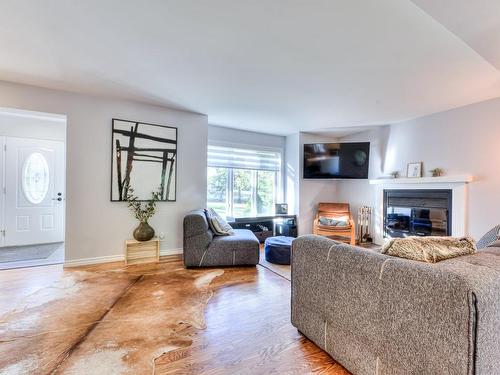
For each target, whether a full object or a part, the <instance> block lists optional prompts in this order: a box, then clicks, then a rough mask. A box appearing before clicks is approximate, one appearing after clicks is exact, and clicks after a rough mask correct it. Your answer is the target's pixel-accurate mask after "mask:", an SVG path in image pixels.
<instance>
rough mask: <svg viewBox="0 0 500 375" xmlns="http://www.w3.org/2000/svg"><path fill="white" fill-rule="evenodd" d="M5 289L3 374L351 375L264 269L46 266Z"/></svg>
mask: <svg viewBox="0 0 500 375" xmlns="http://www.w3.org/2000/svg"><path fill="white" fill-rule="evenodd" d="M0 285H1V290H0V373H2V374H4V373H6V374H18V373H19V374H21V373H22V374H51V373H61V374H106V375H108V374H151V373H154V374H313V373H316V374H339V375H340V374H342V375H344V374H348V372H347V371H346V370H345V369H343V368H342V367H341V366H340V365H339V364H337V363H335V362H334V361H333V360H332V359H331V358H330V357H329V356H328V355H327V354H326V353H324V352H323V351H322V350H321V349H319V348H318V347H317V346H315V345H314V344H313V343H312V342H310V341H309V340H307V339H306V338H305V337H303V336H302V335H301V334H300V333H298V332H297V330H296V329H295V328H294V327H293V326H292V325H291V324H290V282H289V281H288V280H286V279H285V278H284V277H282V276H279V275H277V274H275V273H274V272H272V271H271V270H269V269H266V268H264V267H261V266H257V267H245V268H217V269H215V268H214V269H201V270H185V269H184V268H183V267H182V264H181V262H180V261H179V260H172V259H169V260H167V261H163V262H161V263H158V264H149V265H137V266H129V267H124V266H122V265H121V264H108V265H100V266H92V267H80V268H77V269H64V270H63V269H62V267H60V266H47V267H38V268H29V269H21V270H9V271H2V272H0Z"/></svg>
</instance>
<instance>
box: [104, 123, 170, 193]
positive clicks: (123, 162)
mask: <svg viewBox="0 0 500 375" xmlns="http://www.w3.org/2000/svg"><path fill="white" fill-rule="evenodd" d="M112 140H113V146H112V147H113V154H112V162H111V164H112V165H111V168H112V169H111V200H112V201H124V200H125V197H126V196H127V188H128V187H129V186H130V187H132V188H133V189H134V194H135V195H136V196H137V197H138V199H139V200H148V199H150V198H151V192H153V191H158V190H160V192H161V200H162V201H175V198H176V180H177V128H175V127H172V126H165V125H155V124H147V123H143V122H137V121H128V120H120V119H113V136H112Z"/></svg>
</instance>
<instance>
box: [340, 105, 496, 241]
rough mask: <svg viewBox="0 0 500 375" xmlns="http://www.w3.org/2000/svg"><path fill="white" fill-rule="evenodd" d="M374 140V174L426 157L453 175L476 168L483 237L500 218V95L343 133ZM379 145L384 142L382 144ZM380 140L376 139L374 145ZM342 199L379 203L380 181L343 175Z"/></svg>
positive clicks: (475, 210) (474, 226) (427, 164)
mask: <svg viewBox="0 0 500 375" xmlns="http://www.w3.org/2000/svg"><path fill="white" fill-rule="evenodd" d="M341 141H372V142H374V143H375V147H372V160H371V162H372V163H371V165H370V169H371V173H370V175H371V178H377V177H380V176H382V175H383V174H389V173H390V172H392V171H395V170H399V171H400V173H401V174H402V175H404V174H405V173H406V164H407V163H408V162H413V161H423V162H424V172H425V175H427V176H429V175H430V173H429V172H428V171H429V170H430V169H432V168H435V167H440V168H443V169H444V170H445V172H446V174H448V175H455V174H472V175H474V176H475V178H476V179H477V181H475V182H473V183H471V184H470V185H469V202H468V223H469V232H470V234H471V235H472V236H473V237H474V238H476V239H478V238H479V237H480V236H481V235H483V234H484V233H485V232H486V231H487V230H489V229H490V228H491V227H492V226H494V225H497V224H499V223H500V194H499V191H500V147H499V145H500V99H494V100H489V101H486V102H482V103H478V104H472V105H469V106H465V107H461V108H458V109H454V110H450V111H446V112H441V113H437V114H434V115H430V116H426V117H422V118H419V119H416V120H412V121H406V122H402V123H398V124H395V125H391V126H390V127H382V128H378V129H374V130H373V131H369V132H364V133H360V134H356V135H354V136H350V137H346V138H343V139H342V140H341ZM377 145H378V146H377ZM372 146H374V145H372ZM338 199H339V200H345V201H350V202H352V203H353V206H354V207H353V208H355V207H357V206H359V205H362V204H366V205H371V206H373V204H374V187H373V186H370V185H369V184H368V182H367V181H340V182H339V183H338Z"/></svg>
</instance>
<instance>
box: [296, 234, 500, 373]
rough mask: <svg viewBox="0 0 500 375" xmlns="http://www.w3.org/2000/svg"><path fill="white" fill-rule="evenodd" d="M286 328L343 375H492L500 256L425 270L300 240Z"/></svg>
mask: <svg viewBox="0 0 500 375" xmlns="http://www.w3.org/2000/svg"><path fill="white" fill-rule="evenodd" d="M496 245H497V246H500V245H498V243H497V244H496ZM292 323H293V325H294V326H295V327H297V329H298V330H299V331H300V332H302V333H303V334H304V335H305V336H307V337H308V338H309V339H311V340H312V341H313V342H315V343H316V344H317V345H318V346H320V347H321V348H322V349H324V350H325V351H326V352H328V353H329V354H330V355H331V356H332V358H334V359H335V360H336V361H338V362H339V363H341V364H342V365H343V366H344V367H345V368H346V369H347V370H349V371H350V372H352V373H353V374H370V375H374V374H485V375H486V374H488V375H489V374H500V247H496V246H495V245H494V246H491V247H488V248H486V249H484V250H482V251H480V252H479V253H477V254H474V255H469V256H463V257H458V258H454V259H449V260H445V261H442V262H439V263H436V264H427V263H421V262H415V261H410V260H405V259H400V258H395V257H390V256H387V255H383V254H380V253H378V252H375V251H370V250H366V249H362V248H358V247H353V246H350V245H345V244H340V243H337V242H335V241H332V240H330V239H326V238H323V237H318V236H303V237H300V238H298V239H296V240H295V241H294V242H293V248H292Z"/></svg>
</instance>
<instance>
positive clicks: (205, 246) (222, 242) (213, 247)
mask: <svg viewBox="0 0 500 375" xmlns="http://www.w3.org/2000/svg"><path fill="white" fill-rule="evenodd" d="M183 252H184V265H185V266H186V267H187V268H188V267H218V266H243V265H256V264H257V263H259V253H260V247H259V240H257V237H255V235H254V234H253V233H252V232H251V231H249V230H246V229H235V230H234V234H233V235H230V236H214V234H213V233H212V231H211V230H210V228H209V226H208V222H207V218H206V216H205V212H204V211H203V210H196V211H192V212H190V213H188V214H187V215H186V216H185V217H184V246H183Z"/></svg>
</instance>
